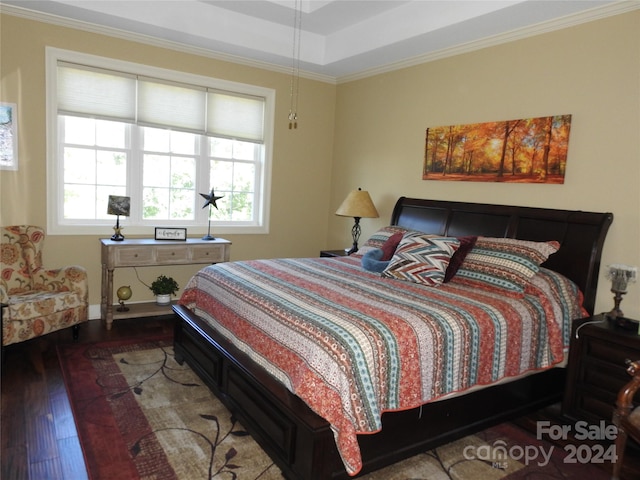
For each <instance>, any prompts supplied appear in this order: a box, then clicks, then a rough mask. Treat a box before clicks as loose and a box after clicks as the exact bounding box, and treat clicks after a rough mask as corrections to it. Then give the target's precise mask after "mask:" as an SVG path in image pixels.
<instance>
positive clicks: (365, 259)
mask: <svg viewBox="0 0 640 480" xmlns="http://www.w3.org/2000/svg"><path fill="white" fill-rule="evenodd" d="M383 253H384V252H383V251H382V249H380V248H374V249H372V250H369V251H368V252H367V253H365V254H364V255H363V256H362V268H364V269H365V270H368V271H369V272H377V273H381V272H382V271H383V270H384V269H385V268H387V266H388V265H389V260H382V255H383Z"/></svg>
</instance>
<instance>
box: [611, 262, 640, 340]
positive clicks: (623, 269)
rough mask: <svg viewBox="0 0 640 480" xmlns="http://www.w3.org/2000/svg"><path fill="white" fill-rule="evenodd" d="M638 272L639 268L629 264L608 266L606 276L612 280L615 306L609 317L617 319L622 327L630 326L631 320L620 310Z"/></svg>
mask: <svg viewBox="0 0 640 480" xmlns="http://www.w3.org/2000/svg"><path fill="white" fill-rule="evenodd" d="M637 273H638V268H637V267H631V266H629V265H621V264H613V265H609V266H608V267H607V272H606V276H607V278H608V279H609V280H611V293H613V294H614V297H613V301H614V306H613V309H612V310H611V311H610V312H609V313H608V314H607V317H608V318H609V319H611V320H615V322H616V323H617V324H618V325H619V326H621V327H629V325H628V324H629V320H628V319H626V318H624V313H623V312H622V310H620V302H621V301H622V296H623V295H624V294H625V293H627V285H628V284H629V283H633V282H635V281H636V276H637ZM633 328H636V327H633Z"/></svg>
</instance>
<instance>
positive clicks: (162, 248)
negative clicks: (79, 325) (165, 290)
mask: <svg viewBox="0 0 640 480" xmlns="http://www.w3.org/2000/svg"><path fill="white" fill-rule="evenodd" d="M100 245H101V258H102V292H101V303H100V317H101V318H102V320H104V322H105V324H106V327H107V330H111V324H112V323H113V320H114V319H118V318H130V317H148V316H154V315H163V314H169V313H171V311H172V310H171V307H170V306H166V307H161V306H158V305H156V304H155V303H154V302H148V303H134V304H129V305H127V306H128V307H129V309H130V310H129V311H128V312H118V311H114V310H115V309H114V308H113V307H114V305H113V270H114V269H116V268H121V267H151V266H157V265H197V264H212V263H220V262H228V261H229V254H230V250H231V248H230V247H231V242H230V241H228V240H224V239H222V238H216V239H215V240H200V239H195V238H188V239H187V240H186V241H165V240H151V239H125V240H123V241H121V242H114V241H113V240H110V239H106V238H102V239H100Z"/></svg>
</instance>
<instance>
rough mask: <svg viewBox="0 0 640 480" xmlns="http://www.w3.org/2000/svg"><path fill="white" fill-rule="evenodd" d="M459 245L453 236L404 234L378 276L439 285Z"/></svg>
mask: <svg viewBox="0 0 640 480" xmlns="http://www.w3.org/2000/svg"><path fill="white" fill-rule="evenodd" d="M459 246H460V241H459V240H458V239H457V238H455V237H438V236H435V235H425V234H420V233H407V234H405V235H404V237H402V240H401V241H400V244H399V245H398V248H397V249H396V253H395V254H394V255H393V258H392V259H391V262H390V263H389V266H388V267H387V268H386V269H385V270H384V271H383V272H382V275H383V276H384V277H390V278H397V279H400V280H407V281H410V282H415V283H421V284H424V285H429V286H437V285H440V284H441V283H442V282H443V280H444V273H445V271H446V270H447V266H448V265H449V261H450V260H451V256H452V255H453V254H454V253H455V251H456V250H457V249H458V247H459Z"/></svg>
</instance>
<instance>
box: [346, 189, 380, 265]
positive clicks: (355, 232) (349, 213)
mask: <svg viewBox="0 0 640 480" xmlns="http://www.w3.org/2000/svg"><path fill="white" fill-rule="evenodd" d="M336 215H340V216H342V217H353V219H354V221H355V223H354V225H353V228H351V236H352V237H353V245H352V247H351V249H350V250H349V251H348V252H347V253H348V254H349V255H351V254H352V253H354V252H356V251H357V250H358V239H359V238H360V219H361V218H378V217H379V216H380V215H378V210H376V207H375V205H374V204H373V202H372V201H371V197H370V196H369V192H367V191H365V190H362V189H360V188H359V189H358V190H353V191H352V192H350V193H349V195H347V198H345V199H344V202H342V204H341V205H340V207H338V210H336Z"/></svg>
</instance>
